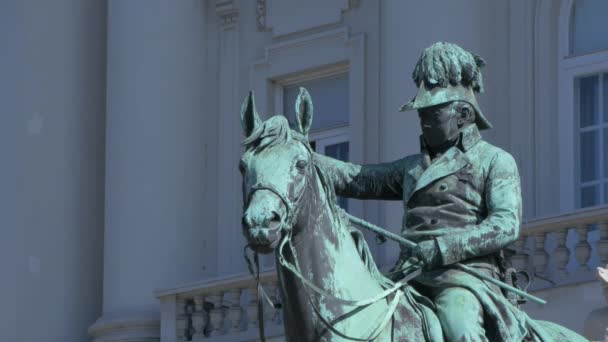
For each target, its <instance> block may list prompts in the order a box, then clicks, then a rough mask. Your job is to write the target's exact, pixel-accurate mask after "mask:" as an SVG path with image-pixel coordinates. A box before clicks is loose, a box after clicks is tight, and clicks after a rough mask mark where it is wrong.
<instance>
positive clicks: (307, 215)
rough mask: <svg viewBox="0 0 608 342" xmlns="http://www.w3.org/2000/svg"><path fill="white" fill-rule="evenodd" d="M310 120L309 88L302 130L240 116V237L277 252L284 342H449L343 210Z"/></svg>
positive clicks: (280, 120) (573, 337) (248, 102)
mask: <svg viewBox="0 0 608 342" xmlns="http://www.w3.org/2000/svg"><path fill="white" fill-rule="evenodd" d="M312 119H313V105H312V100H311V98H310V95H309V94H308V92H307V91H306V90H305V89H303V88H301V90H300V94H299V95H298V97H297V99H296V123H295V126H296V127H295V129H291V128H290V126H289V123H288V121H287V119H286V118H285V117H284V116H282V115H277V116H273V117H271V118H269V119H268V120H266V121H265V122H262V120H261V119H260V118H259V116H258V113H257V111H256V108H255V101H254V96H253V94H252V93H249V95H248V96H247V97H246V98H245V101H244V103H243V105H242V107H241V123H242V126H243V130H244V133H245V136H246V138H245V140H244V142H243V144H244V146H245V152H244V154H243V156H242V158H241V161H240V166H239V169H240V172H241V174H242V177H243V199H244V206H243V208H244V213H243V234H244V235H245V237H246V239H247V241H248V246H249V247H251V248H252V249H253V250H254V251H255V252H256V253H263V254H267V253H271V252H275V255H276V263H277V272H278V277H279V282H280V292H281V298H282V301H281V302H282V304H283V314H284V319H283V322H284V326H285V337H286V340H287V341H416V342H417V341H443V340H444V337H443V333H442V330H441V324H440V322H439V319H438V318H437V316H436V314H435V313H434V311H433V309H432V308H433V304H432V302H431V301H430V300H429V299H428V298H426V297H424V296H422V295H420V294H418V293H417V292H416V291H415V290H414V289H413V288H412V287H411V286H410V285H408V283H407V281H408V280H410V279H411V278H413V277H415V276H416V275H417V274H419V272H420V268H419V267H413V268H412V271H411V274H410V275H406V276H405V278H404V279H403V280H401V281H399V282H393V281H391V280H389V279H388V278H386V277H384V276H383V275H382V274H381V273H380V271H379V270H378V268H377V267H376V264H375V263H374V261H373V260H372V258H371V254H370V252H369V249H368V246H367V244H366V242H365V239H364V238H363V235H362V234H361V233H360V232H359V231H358V230H356V229H354V228H352V227H351V226H350V224H349V223H348V220H347V219H346V218H345V216H344V215H343V211H342V209H341V208H339V207H338V206H337V205H336V196H335V193H334V190H333V188H332V187H331V186H330V184H328V182H327V181H326V177H325V176H324V173H323V170H321V169H320V168H319V167H318V165H317V164H316V162H315V154H314V152H313V150H312V148H311V146H310V144H309V141H308V131H309V129H310V127H311V124H312ZM260 321H261V320H260ZM530 323H533V324H535V325H536V327H537V328H538V329H535V331H538V330H539V329H540V330H542V331H543V334H542V336H537V335H536V334H534V335H535V336H530V339H529V340H530V341H586V340H585V339H584V338H582V337H581V336H579V335H577V334H575V333H574V332H572V331H570V330H567V329H565V328H563V327H561V326H558V325H555V324H553V323H550V322H543V321H534V320H530ZM260 324H263V323H260ZM262 331H263V330H262ZM261 338H262V340H263V339H264V337H263V336H262V337H261Z"/></svg>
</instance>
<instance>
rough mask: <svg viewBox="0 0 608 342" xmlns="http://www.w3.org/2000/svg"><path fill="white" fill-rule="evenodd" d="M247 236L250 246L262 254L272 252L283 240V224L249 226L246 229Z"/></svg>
mask: <svg viewBox="0 0 608 342" xmlns="http://www.w3.org/2000/svg"><path fill="white" fill-rule="evenodd" d="M245 237H246V238H247V241H248V242H249V246H251V249H253V250H254V251H256V252H258V253H260V254H268V253H272V252H273V251H274V250H275V249H276V248H277V247H278V246H279V243H280V242H281V237H282V232H281V226H280V225H279V226H278V227H276V228H261V227H256V228H248V229H246V230H245Z"/></svg>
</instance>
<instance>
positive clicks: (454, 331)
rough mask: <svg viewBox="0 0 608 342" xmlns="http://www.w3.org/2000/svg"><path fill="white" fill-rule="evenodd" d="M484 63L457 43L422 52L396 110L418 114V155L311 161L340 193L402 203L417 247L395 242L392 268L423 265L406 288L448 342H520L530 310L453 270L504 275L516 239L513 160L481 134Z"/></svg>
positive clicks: (406, 232)
mask: <svg viewBox="0 0 608 342" xmlns="http://www.w3.org/2000/svg"><path fill="white" fill-rule="evenodd" d="M484 64H485V63H484V61H483V60H482V59H481V58H480V57H478V56H476V55H473V54H471V53H469V52H467V51H465V50H463V49H462V48H460V47H459V46H457V45H455V44H449V43H436V44H433V45H432V46H430V47H429V48H427V49H425V50H424V52H423V53H422V55H421V56H420V59H419V60H418V62H417V64H416V67H415V69H414V72H413V79H414V82H415V83H416V85H417V86H418V93H417V95H416V97H415V98H414V99H413V100H412V101H410V102H409V103H407V104H406V105H404V106H403V107H402V108H401V111H405V110H414V109H416V110H417V111H418V115H419V117H420V125H421V128H422V135H421V137H420V145H421V152H420V153H419V154H415V155H411V156H407V157H405V158H403V159H400V160H397V161H394V162H390V163H384V164H376V165H356V164H351V163H344V162H340V161H337V160H334V159H331V158H328V157H324V156H321V155H315V158H316V159H317V162H318V164H319V165H320V166H321V167H322V168H323V169H324V171H325V173H326V174H327V175H328V176H329V178H330V181H331V182H332V183H333V186H334V188H335V191H336V194H337V195H339V196H345V197H353V198H360V199H385V200H402V201H403V208H404V211H405V213H404V216H403V225H402V231H401V234H402V236H403V237H405V238H407V239H410V240H412V241H415V242H416V243H418V247H417V248H416V249H415V250H408V249H404V248H403V247H402V250H401V253H400V258H399V260H398V262H397V264H396V266H395V270H396V271H397V274H399V275H400V274H401V272H399V271H400V270H404V269H406V268H407V267H408V265H410V264H411V263H412V262H413V261H418V260H419V261H422V262H423V264H424V268H425V272H423V274H422V275H421V276H419V277H418V278H416V280H415V281H414V282H413V283H412V285H413V286H414V288H415V289H416V290H417V291H419V292H420V293H422V294H424V295H426V296H428V297H429V298H430V299H431V300H432V301H433V303H434V305H435V310H436V313H437V315H438V317H439V319H440V321H441V325H442V328H443V331H444V335H445V337H446V339H447V340H449V341H487V340H488V339H489V340H491V341H520V340H522V339H523V338H524V336H526V334H527V331H528V327H527V320H526V317H527V316H526V315H525V314H523V312H522V311H520V310H519V309H518V308H517V307H516V306H514V305H512V304H511V303H510V302H509V301H508V300H507V299H506V298H505V296H504V295H503V293H502V292H501V290H500V289H499V288H498V287H496V286H493V285H491V284H488V283H486V282H484V281H482V280H481V279H479V278H476V277H474V276H472V275H470V274H468V273H464V272H462V271H460V270H458V269H456V268H455V267H453V266H451V265H452V264H454V263H458V262H459V263H462V264H466V265H468V266H471V267H474V268H476V269H477V270H478V271H480V272H484V273H485V274H487V275H490V276H493V277H496V278H499V279H502V277H504V274H505V269H504V267H503V266H504V265H503V264H504V258H503V257H502V255H503V250H504V249H505V248H506V247H507V246H509V245H510V244H511V243H512V242H514V241H515V240H516V239H517V238H518V236H519V228H520V227H519V226H520V219H521V194H520V193H521V192H520V180H519V175H518V171H517V165H516V163H515V161H514V159H513V157H512V156H511V155H510V154H509V153H507V152H505V151H503V150H501V149H500V148H498V147H495V146H493V145H491V144H489V143H488V142H486V141H484V140H482V138H481V135H480V133H479V131H480V130H484V129H488V128H491V127H492V125H491V124H490V123H489V122H488V120H487V119H486V118H485V117H484V116H483V114H482V112H481V110H480V107H479V105H478V103H477V100H476V98H475V93H480V92H481V91H482V90H483V84H482V77H481V71H480V68H481V67H482V66H483V65H484ZM397 278H399V277H397ZM502 280H504V279H502ZM484 318H485V319H484Z"/></svg>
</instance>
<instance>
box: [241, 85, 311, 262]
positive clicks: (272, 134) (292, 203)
mask: <svg viewBox="0 0 608 342" xmlns="http://www.w3.org/2000/svg"><path fill="white" fill-rule="evenodd" d="M312 115H313V107H312V101H311V98H310V95H309V94H308V92H307V91H306V90H305V89H304V88H300V94H299V95H298V97H297V99H296V129H295V130H292V129H291V128H290V127H289V123H288V121H287V119H286V118H285V117H284V116H282V115H277V116H273V117H271V118H270V119H268V120H266V121H265V122H262V120H261V119H260V118H259V116H258V113H257V110H256V107H255V100H254V96H253V93H251V92H250V93H249V95H248V96H247V97H246V98H245V101H244V102H243V105H242V107H241V124H242V126H243V131H244V133H245V136H246V138H245V140H244V141H243V144H244V145H245V152H244V154H243V156H242V158H241V161H240V165H239V170H240V172H241V174H242V177H243V204H244V213H243V218H242V226H243V234H244V235H245V237H246V238H247V240H248V243H249V245H250V246H251V247H252V248H253V249H254V250H255V251H257V252H260V253H264V254H266V253H270V252H272V251H273V250H274V249H275V248H276V247H278V245H279V242H280V241H281V237H282V235H283V232H285V231H288V230H291V229H293V226H294V224H295V221H296V219H297V215H298V210H299V208H300V206H301V202H302V199H303V198H304V193H305V191H306V188H307V185H309V184H310V179H311V177H312V175H313V172H314V165H313V154H312V149H311V147H310V145H309V143H308V131H309V129H310V126H311V124H312Z"/></svg>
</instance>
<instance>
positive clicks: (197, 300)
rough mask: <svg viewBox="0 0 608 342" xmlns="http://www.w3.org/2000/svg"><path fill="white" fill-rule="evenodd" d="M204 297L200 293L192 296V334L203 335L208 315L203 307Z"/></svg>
mask: <svg viewBox="0 0 608 342" xmlns="http://www.w3.org/2000/svg"><path fill="white" fill-rule="evenodd" d="M203 303H204V298H203V296H202V295H198V296H194V313H193V314H192V327H193V328H194V336H204V335H205V328H206V326H207V321H208V320H209V317H208V316H207V312H206V311H205V310H204V308H203Z"/></svg>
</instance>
